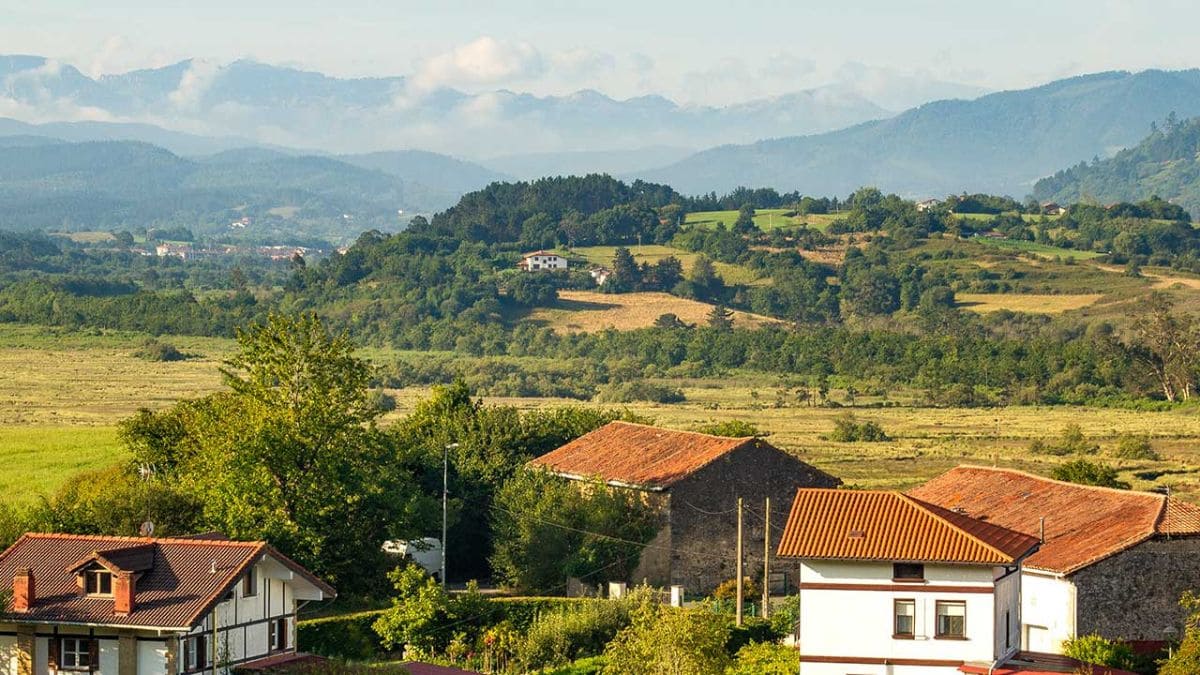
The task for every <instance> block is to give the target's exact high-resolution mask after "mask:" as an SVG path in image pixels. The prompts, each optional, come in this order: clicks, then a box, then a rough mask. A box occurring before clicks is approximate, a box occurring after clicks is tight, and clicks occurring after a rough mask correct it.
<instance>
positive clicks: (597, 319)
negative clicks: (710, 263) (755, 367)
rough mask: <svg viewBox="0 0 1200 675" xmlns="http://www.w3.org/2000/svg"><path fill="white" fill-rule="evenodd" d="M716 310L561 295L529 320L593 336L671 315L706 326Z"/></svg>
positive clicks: (746, 318)
mask: <svg viewBox="0 0 1200 675" xmlns="http://www.w3.org/2000/svg"><path fill="white" fill-rule="evenodd" d="M712 307H713V306H712V305H710V304H708V303H704V302H699V301H697V300H688V299H687V298H680V297H676V296H674V295H671V294H669V293H653V292H643V293H620V294H612V293H598V292H596V291H560V292H559V294H558V302H557V303H556V304H555V306H554V307H539V308H537V309H535V310H534V311H533V312H531V313H530V314H529V317H528V320H530V321H534V322H538V323H543V324H545V325H548V326H550V327H552V328H553V329H554V330H555V331H558V332H560V333H593V332H596V331H601V330H605V329H608V328H615V329H617V330H633V329H635V328H647V327H649V326H652V325H654V320H655V319H657V318H658V317H659V316H661V315H663V314H667V313H671V314H675V315H676V316H678V317H679V318H680V320H682V321H683V322H685V323H690V324H701V325H703V324H704V322H705V320H707V318H708V314H709V312H711V311H712ZM733 322H734V325H736V326H744V327H754V326H760V325H763V324H765V323H777V322H776V320H775V319H772V318H769V317H765V316H759V315H757V314H751V313H749V312H738V311H735V312H734V313H733Z"/></svg>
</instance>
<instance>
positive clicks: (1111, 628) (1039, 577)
mask: <svg viewBox="0 0 1200 675" xmlns="http://www.w3.org/2000/svg"><path fill="white" fill-rule="evenodd" d="M909 494H911V495H912V496H913V497H916V498H917V499H921V500H924V501H927V502H930V503H933V504H936V505H938V506H941V507H943V508H947V509H953V510H954V511H956V512H958V513H961V514H965V515H968V516H970V517H972V518H976V519H978V520H982V521H984V522H988V523H992V524H994V525H999V526H1001V527H1006V528H1009V529H1012V530H1017V531H1020V532H1024V533H1026V534H1032V535H1038V536H1041V537H1042V538H1043V539H1044V541H1043V543H1042V545H1041V548H1040V549H1039V550H1038V552H1037V553H1034V554H1033V555H1032V556H1030V557H1029V558H1028V559H1027V560H1026V561H1025V565H1024V567H1023V569H1022V575H1023V579H1022V586H1023V593H1022V599H1021V607H1022V609H1021V616H1022V623H1023V625H1022V627H1021V639H1022V642H1023V648H1024V649H1026V650H1029V651H1035V652H1051V653H1061V652H1062V642H1063V640H1067V639H1070V638H1073V637H1077V636H1082V635H1089V634H1092V633H1097V634H1099V635H1102V636H1104V637H1106V638H1112V639H1121V640H1128V641H1131V642H1135V643H1147V644H1146V646H1160V645H1162V644H1163V643H1164V642H1165V641H1167V640H1170V639H1178V638H1181V637H1182V636H1183V619H1184V613H1183V610H1182V608H1181V607H1180V606H1179V597H1180V596H1181V595H1182V594H1183V592H1184V591H1187V590H1196V589H1200V507H1197V506H1195V505H1192V504H1189V503H1187V502H1182V501H1180V500H1178V499H1169V498H1168V497H1167V496H1165V495H1161V494H1154V493H1149V492H1136V491H1132V490H1114V489H1111V488H1102V487H1092V486H1084V485H1076V484H1074V483H1063V482H1060V481H1056V480H1050V479H1049V478H1043V477H1041V476H1035V475H1033V474H1028V473H1024V472H1021V471H1012V470H1007V469H995V468H984V467H973V466H960V467H958V468H956V469H951V470H950V471H948V472H946V473H944V474H942V475H941V476H939V477H937V478H934V479H933V480H931V481H929V482H928V483H926V484H925V485H922V486H921V487H919V488H916V489H915V490H912V491H911V492H910V493H909Z"/></svg>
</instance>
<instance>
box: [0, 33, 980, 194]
mask: <svg viewBox="0 0 1200 675" xmlns="http://www.w3.org/2000/svg"><path fill="white" fill-rule="evenodd" d="M964 89H969V88H964ZM0 103H7V104H8V105H7V106H3V107H6V108H9V109H13V110H16V111H19V112H20V113H21V114H19V115H15V116H18V117H20V118H21V119H24V120H26V121H50V120H53V121H59V120H76V121H77V120H84V119H86V120H101V121H121V122H136V123H143V124H151V125H155V126H160V127H164V128H169V129H172V130H175V131H182V132H188V133H190V134H194V135H200V136H214V137H219V138H232V139H238V140H236V141H232V142H231V143H230V144H229V147H234V146H244V145H247V144H250V143H254V144H270V145H275V146H287V147H303V148H309V149H310V151H311V150H321V151H324V152H329V153H337V154H341V153H364V152H374V151H379V150H395V149H401V148H420V149H423V150H429V151H435V152H440V153H448V154H454V155H458V156H463V157H471V158H481V157H495V156H502V155H514V154H529V153H560V152H585V151H601V150H603V151H612V150H622V151H624V150H633V151H638V150H643V149H645V148H650V147H664V146H665V147H682V148H688V149H692V150H695V149H698V148H703V147H708V146H712V145H716V144H719V143H731V142H749V141H754V140H758V139H761V138H766V137H771V136H782V135H794V134H811V133H818V132H823V131H830V130H833V129H840V128H842V127H845V126H848V125H851V124H856V123H859V122H863V121H866V120H871V119H879V118H883V117H888V116H890V115H892V114H893V112H892V111H889V110H886V109H884V108H882V107H880V106H878V105H876V104H875V103H873V102H871V101H869V100H867V99H866V98H864V97H863V96H861V95H860V94H858V93H856V92H854V91H853V90H850V89H847V88H845V87H827V88H823V89H814V90H807V91H801V92H796V93H787V94H783V95H780V96H777V97H773V98H770V99H763V100H757V101H749V102H745V103H739V104H736V105H730V106H726V107H712V106H684V105H679V104H677V103H675V102H673V101H670V100H668V99H666V98H663V97H661V96H642V97H637V98H631V99H627V100H615V99H613V98H610V97H608V96H605V95H603V94H600V93H598V92H595V91H591V90H582V91H578V92H575V93H573V94H569V95H566V96H534V95H531V94H524V93H517V92H512V91H507V90H499V91H487V92H482V93H465V92H462V91H457V90H454V89H449V88H437V89H433V90H425V89H422V88H421V87H420V86H419V85H417V84H413V83H410V82H409V80H408V79H406V78H404V77H381V78H359V79H341V78H334V77H328V76H326V75H323V74H321V73H314V72H306V71H300V70H295V69H292V68H285V67H279V66H272V65H267V64H263V63H256V62H253V61H236V62H234V63H230V64H227V65H214V64H210V63H206V62H203V61H198V60H187V61H181V62H179V63H176V64H173V65H170V66H166V67H163V68H156V69H149V70H137V71H133V72H129V73H122V74H117V75H104V76H101V77H98V78H91V77H88V76H87V75H84V74H83V73H82V72H80V71H79V70H78V69H77V68H75V67H73V66H71V65H68V64H63V63H58V62H55V61H51V60H48V59H45V58H42V57H39V56H0ZM141 140H147V139H141ZM176 140H179V141H182V139H176ZM173 149H178V150H180V151H183V148H182V146H176V147H175V148H173ZM217 149H226V148H217ZM209 151H212V150H209ZM185 154H186V153H185ZM635 161H636V158H635ZM659 164H661V162H659ZM613 166H614V168H617V169H619V170H622V171H631V170H636V169H643V168H647V166H652V165H637V164H624V163H622V164H619V165H613ZM538 170H539V171H540V170H542V166H541V165H539V166H538Z"/></svg>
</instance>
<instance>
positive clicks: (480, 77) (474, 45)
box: [412, 35, 546, 90]
mask: <svg viewBox="0 0 1200 675" xmlns="http://www.w3.org/2000/svg"><path fill="white" fill-rule="evenodd" d="M545 71H546V63H545V60H544V59H543V58H542V55H541V53H540V52H539V51H538V50H537V49H536V48H535V47H534V46H533V45H531V44H529V43H527V42H510V41H503V40H497V39H496V38H493V37H490V36H486V35H485V36H483V37H480V38H477V39H475V40H473V41H471V42H468V43H467V44H465V45H461V46H459V47H456V48H455V49H453V50H451V51H449V52H446V53H444V54H439V55H437V56H434V57H432V58H430V59H427V60H425V61H424V62H422V63H421V64H420V67H419V68H418V69H417V72H416V74H415V75H413V77H412V82H413V84H414V85H416V86H417V87H418V88H419V89H422V90H432V89H437V88H438V87H462V86H471V85H498V84H503V83H507V82H513V81H518V80H527V79H532V78H535V77H538V76H540V75H542V74H543V73H545Z"/></svg>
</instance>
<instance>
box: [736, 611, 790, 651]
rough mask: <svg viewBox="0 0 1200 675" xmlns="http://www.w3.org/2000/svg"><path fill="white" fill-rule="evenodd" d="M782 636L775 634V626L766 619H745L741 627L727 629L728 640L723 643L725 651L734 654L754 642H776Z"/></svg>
mask: <svg viewBox="0 0 1200 675" xmlns="http://www.w3.org/2000/svg"><path fill="white" fill-rule="evenodd" d="M782 638H783V635H780V634H779V633H777V632H775V626H774V625H773V624H772V623H771V622H770V621H768V620H767V619H760V618H758V617H753V616H751V617H746V618H745V619H744V620H743V622H742V625H741V626H732V627H731V628H730V629H729V639H728V640H726V641H725V651H726V652H728V653H729V654H731V655H732V654H736V653H738V652H739V651H741V649H742V648H743V647H745V646H746V645H750V644H754V643H756V642H777V641H779V640H780V639H782Z"/></svg>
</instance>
